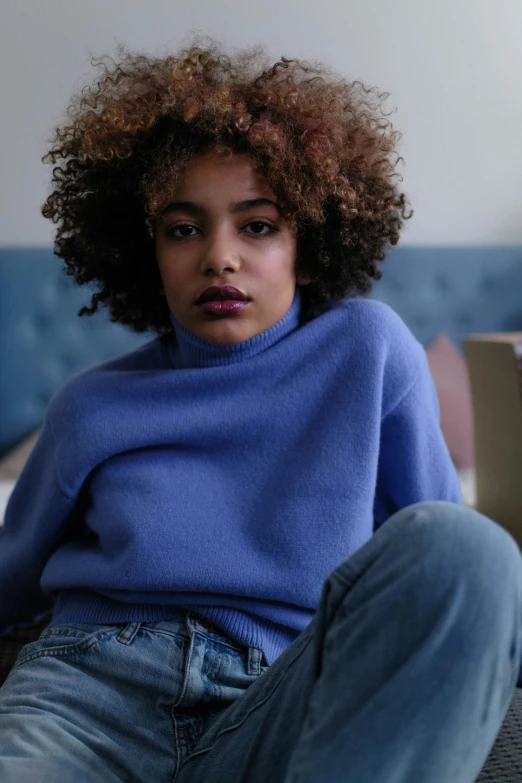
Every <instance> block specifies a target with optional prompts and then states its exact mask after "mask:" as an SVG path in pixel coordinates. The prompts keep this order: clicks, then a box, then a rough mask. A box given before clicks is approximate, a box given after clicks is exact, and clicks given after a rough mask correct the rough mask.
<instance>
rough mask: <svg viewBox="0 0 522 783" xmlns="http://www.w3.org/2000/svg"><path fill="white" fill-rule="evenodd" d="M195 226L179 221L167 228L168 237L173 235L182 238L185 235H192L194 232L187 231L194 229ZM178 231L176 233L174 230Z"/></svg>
mask: <svg viewBox="0 0 522 783" xmlns="http://www.w3.org/2000/svg"><path fill="white" fill-rule="evenodd" d="M196 230H197V229H196V227H195V226H191V225H190V223H181V224H179V225H177V226H171V227H170V228H169V229H168V230H167V236H168V237H174V238H175V239H184V238H185V237H192V236H194V234H190V233H188V232H189V231H196ZM177 231H180V232H181V233H180V234H177V233H176V232H177Z"/></svg>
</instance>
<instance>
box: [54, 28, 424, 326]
mask: <svg viewBox="0 0 522 783" xmlns="http://www.w3.org/2000/svg"><path fill="white" fill-rule="evenodd" d="M208 40H209V39H207V44H206V45H205V46H204V47H202V46H201V45H199V46H198V45H196V44H195V43H194V42H193V43H192V45H190V46H189V47H188V48H186V49H183V50H181V51H180V53H178V54H176V55H171V56H166V57H163V58H159V57H152V56H147V55H144V54H133V53H131V52H129V51H127V50H126V48H125V47H123V46H119V47H118V49H117V55H118V61H115V60H114V59H113V58H111V57H109V56H106V57H102V58H92V59H91V63H92V65H93V66H95V67H99V68H101V74H100V77H99V78H98V79H97V81H96V82H95V83H94V84H91V85H88V86H86V87H84V89H83V90H81V92H80V93H79V94H77V95H76V96H73V98H72V100H71V104H70V105H69V107H68V110H67V117H68V122H67V124H64V125H63V126H61V127H58V128H56V130H55V133H54V136H53V138H52V139H51V141H50V143H51V145H52V146H51V148H50V150H49V152H48V153H47V154H46V155H45V156H44V157H43V158H42V161H43V162H44V163H46V162H52V163H53V164H55V163H56V162H57V161H58V160H61V161H62V164H61V165H60V166H57V167H55V168H53V177H52V192H51V194H50V195H49V196H48V198H47V199H46V201H45V203H44V205H43V207H42V214H43V215H44V217H46V218H50V219H51V220H52V221H53V222H54V223H56V224H57V226H58V228H57V232H56V237H55V246H54V250H55V253H56V255H57V256H58V257H60V258H62V259H63V260H64V262H65V271H66V273H67V274H68V275H70V276H72V277H74V279H75V281H76V283H78V284H79V285H85V284H89V283H90V284H93V285H94V286H95V288H96V292H95V293H94V294H93V295H92V299H91V306H90V307H83V308H82V309H81V310H80V312H79V313H78V314H79V315H92V314H93V313H95V312H96V311H97V309H98V306H99V305H100V304H101V305H103V306H105V307H107V308H108V309H109V311H110V318H111V321H116V322H120V323H122V324H126V325H128V326H129V327H131V328H132V329H133V330H134V331H136V332H144V331H153V332H155V333H156V334H158V335H162V336H163V339H174V335H173V330H172V325H171V322H170V318H169V309H168V305H167V301H166V298H165V297H164V296H162V294H161V288H162V285H161V277H160V274H159V269H158V265H157V263H156V257H155V242H154V225H155V220H156V219H157V217H158V215H159V212H160V209H161V206H162V204H163V203H164V201H163V200H164V198H165V196H166V194H167V193H168V192H169V191H170V192H172V188H173V185H174V184H175V183H176V182H177V181H179V178H180V177H181V176H182V174H183V170H184V167H185V166H186V164H187V162H188V161H189V160H190V159H192V158H193V157H194V156H197V155H198V154H202V153H204V152H207V151H210V150H214V149H225V150H230V151H231V152H238V153H247V154H249V155H251V156H252V158H253V159H254V161H255V165H257V166H258V167H259V168H260V169H261V171H262V172H263V174H264V175H265V177H266V179H267V181H268V182H269V184H270V186H271V187H272V190H273V191H274V193H275V194H276V196H277V198H278V201H279V203H280V204H281V207H282V213H283V216H284V217H285V219H286V220H287V222H288V223H289V225H290V226H291V227H292V228H293V229H294V230H295V231H296V233H297V271H298V272H300V273H302V274H305V275H307V276H308V277H309V278H311V279H312V282H311V283H310V284H309V285H307V286H303V288H302V291H301V294H302V302H303V310H304V319H305V320H307V319H309V318H312V317H313V316H314V313H315V312H316V310H317V308H318V306H320V305H321V304H322V303H325V302H328V301H330V300H339V299H342V298H344V297H346V296H348V295H356V294H358V293H359V294H360V293H366V292H368V291H370V289H371V287H372V284H373V282H372V281H373V280H378V279H379V278H380V277H381V272H380V271H379V269H378V268H377V263H378V262H379V261H382V260H383V259H384V256H385V251H386V249H387V248H388V247H389V246H390V245H395V244H397V242H398V239H399V231H400V229H401V227H402V226H403V220H406V219H408V218H409V217H411V214H413V213H412V212H410V214H408V215H406V214H405V212H406V211H407V206H408V202H407V199H406V197H405V196H404V194H402V193H399V192H398V190H397V187H396V185H395V183H394V179H395V178H398V179H399V181H402V177H400V175H399V174H397V173H395V166H396V165H397V163H398V162H399V161H400V160H401V158H400V157H399V156H398V155H396V154H394V157H396V160H395V162H394V163H393V162H392V161H391V157H392V153H395V148H396V145H397V142H398V141H399V139H400V138H401V134H399V133H398V132H397V131H394V130H393V128H392V126H391V123H390V122H389V121H388V120H387V119H386V117H387V116H388V115H386V114H384V113H383V112H382V109H381V104H380V102H381V101H382V100H383V99H386V98H387V97H388V94H387V93H376V91H375V88H367V87H366V86H365V85H364V84H363V83H362V82H360V81H355V82H353V83H349V82H347V81H346V80H344V79H343V78H340V77H338V76H336V75H335V74H334V73H333V72H332V71H331V70H330V69H329V68H327V67H325V66H324V65H322V64H320V63H316V62H313V63H310V62H304V61H299V60H295V59H294V60H290V59H287V58H286V57H282V58H281V60H280V61H278V62H276V63H275V64H273V65H270V63H269V62H267V59H266V54H265V53H264V48H263V47H259V46H257V47H253V48H250V49H246V50H242V51H240V52H239V53H236V54H235V55H234V56H230V55H227V54H225V53H224V52H223V51H222V48H221V47H220V45H218V44H217V43H216V42H214V41H212V40H210V42H208Z"/></svg>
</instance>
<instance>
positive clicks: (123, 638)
mask: <svg viewBox="0 0 522 783" xmlns="http://www.w3.org/2000/svg"><path fill="white" fill-rule="evenodd" d="M140 625H141V622H138V623H127V625H126V626H125V628H123V629H122V630H121V631H120V633H119V634H118V637H117V640H118V641H119V642H121V643H122V644H131V643H132V641H133V639H134V637H135V636H136V634H137V633H138V631H139V630H140Z"/></svg>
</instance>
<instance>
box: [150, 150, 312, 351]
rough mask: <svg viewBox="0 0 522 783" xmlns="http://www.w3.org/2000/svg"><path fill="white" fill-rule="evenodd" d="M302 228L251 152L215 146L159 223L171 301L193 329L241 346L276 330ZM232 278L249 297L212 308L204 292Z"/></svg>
mask: <svg viewBox="0 0 522 783" xmlns="http://www.w3.org/2000/svg"><path fill="white" fill-rule="evenodd" d="M296 245H297V242H296V235H295V232H293V231H291V230H290V228H289V226H288V225H287V223H286V222H285V221H284V220H283V218H282V217H281V215H280V213H279V209H278V205H277V199H276V197H275V195H274V193H273V191H272V190H271V188H270V186H269V185H268V183H267V181H266V180H265V179H264V177H263V176H262V175H261V174H260V173H258V172H257V171H256V170H255V169H254V166H253V162H252V159H251V158H250V157H249V156H247V155H239V154H235V155H233V156H232V157H228V158H225V157H223V156H220V155H218V154H217V153H215V152H210V153H206V154H204V155H201V156H199V157H197V158H195V159H193V160H192V161H190V163H189V164H188V165H187V168H186V171H185V174H184V176H183V179H182V183H181V185H180V187H179V188H178V189H177V190H176V192H174V193H172V196H171V198H170V199H169V201H168V203H167V204H165V206H164V208H163V209H162V211H161V214H160V217H159V219H158V221H157V224H156V258H157V261H158V266H159V271H160V274H161V278H162V281H163V287H164V291H165V294H166V297H167V302H168V305H169V308H170V310H171V312H172V314H173V315H174V317H175V318H176V319H177V321H178V322H179V323H180V324H181V325H182V326H183V327H184V328H185V329H186V330H187V331H189V332H190V333H191V334H193V335H195V336H196V337H199V338H201V339H202V340H206V341H207V342H209V343H213V344H215V345H234V344H236V343H240V342H243V341H244V340H248V339H250V338H251V337H254V336H255V335H257V334H260V333H261V332H264V331H265V330H266V329H269V328H270V327H271V326H273V325H274V324H275V323H277V322H278V321H279V320H281V318H282V317H283V316H284V315H285V314H286V313H287V312H288V310H289V308H290V305H291V304H292V300H293V298H294V294H295V287H296V282H299V283H300V284H302V285H305V284H306V283H307V282H308V280H306V279H305V278H302V277H298V278H296V274H295V263H296ZM223 285H231V286H234V287H235V288H238V289H239V290H240V291H241V292H242V293H243V294H245V295H246V297H247V298H248V302H247V304H246V305H245V306H244V307H242V309H240V310H238V311H237V312H232V313H226V314H215V313H211V312H205V309H203V307H202V305H201V304H195V301H196V299H198V297H199V296H200V294H201V293H202V292H203V291H204V290H205V289H206V288H208V287H209V286H223Z"/></svg>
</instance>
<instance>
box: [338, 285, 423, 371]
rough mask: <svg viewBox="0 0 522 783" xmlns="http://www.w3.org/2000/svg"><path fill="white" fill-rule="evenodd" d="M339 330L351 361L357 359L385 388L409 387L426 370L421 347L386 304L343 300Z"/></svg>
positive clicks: (399, 317)
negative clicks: (392, 385)
mask: <svg viewBox="0 0 522 783" xmlns="http://www.w3.org/2000/svg"><path fill="white" fill-rule="evenodd" d="M336 309H337V310H338V312H339V313H340V314H341V317H340V319H339V323H338V330H339V332H340V333H342V336H343V339H344V337H346V338H348V339H346V345H347V350H349V352H350V357H351V358H353V357H354V356H355V355H357V356H358V357H359V359H360V362H362V363H363V364H364V365H365V366H366V367H367V368H368V371H369V372H371V373H372V375H374V376H375V377H379V378H380V379H381V382H382V383H383V384H384V385H387V384H389V383H392V384H395V383H397V385H398V386H403V385H406V386H408V385H409V384H411V383H412V382H413V381H414V380H415V379H416V378H418V377H419V375H421V374H422V373H425V372H426V370H427V357H426V351H425V349H424V347H423V345H422V344H421V343H420V342H419V340H417V338H416V337H415V336H414V334H413V333H412V332H411V330H410V329H409V327H408V326H407V325H406V323H405V322H404V321H403V319H402V318H401V316H400V315H399V314H398V313H397V312H396V311H395V310H393V308H391V307H390V306H389V305H387V304H386V303H385V302H381V301H380V300H377V299H369V298H367V297H362V296H361V297H357V298H350V299H343V300H341V301H339V302H338V303H337V305H336Z"/></svg>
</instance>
